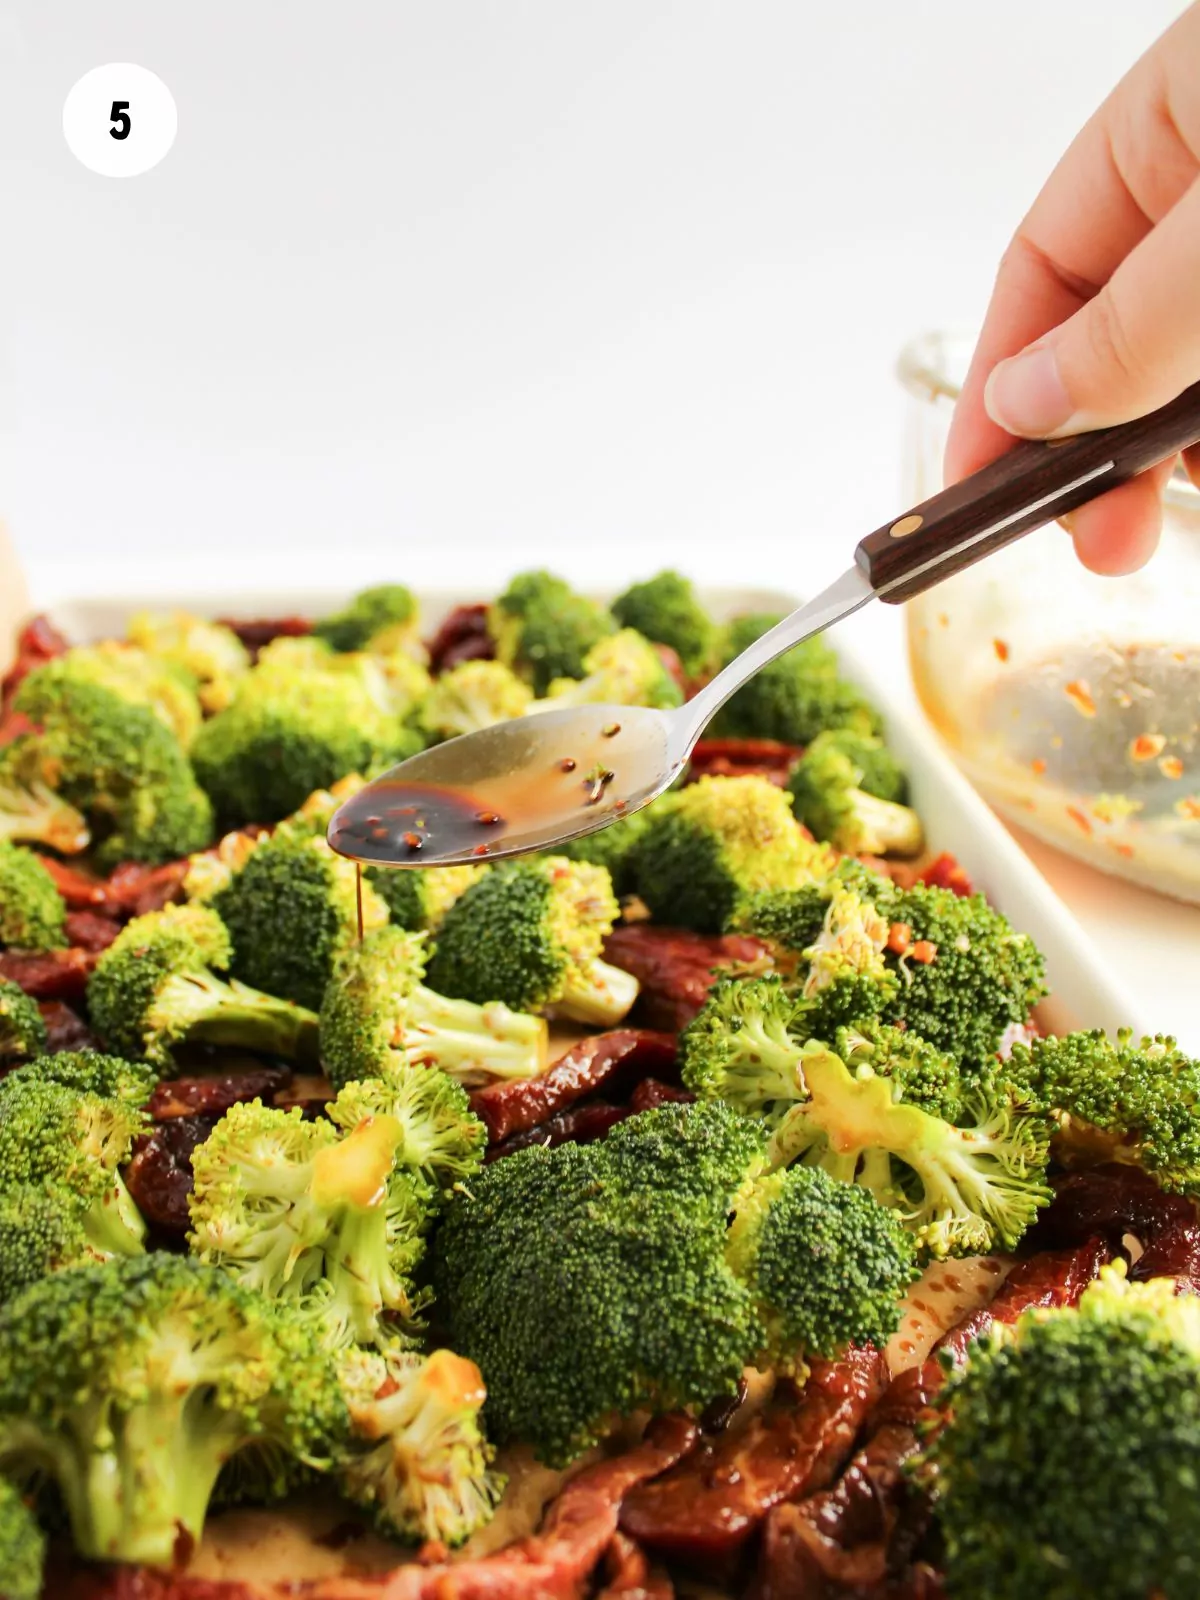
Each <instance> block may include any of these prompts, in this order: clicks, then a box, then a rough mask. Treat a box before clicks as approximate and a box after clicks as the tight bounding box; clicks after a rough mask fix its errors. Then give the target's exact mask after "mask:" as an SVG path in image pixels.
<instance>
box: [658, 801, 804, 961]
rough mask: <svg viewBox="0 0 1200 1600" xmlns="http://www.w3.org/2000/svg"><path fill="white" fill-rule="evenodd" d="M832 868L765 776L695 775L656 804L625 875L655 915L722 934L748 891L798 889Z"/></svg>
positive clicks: (683, 924)
mask: <svg viewBox="0 0 1200 1600" xmlns="http://www.w3.org/2000/svg"><path fill="white" fill-rule="evenodd" d="M832 866H833V858H832V855H831V854H830V851H829V849H828V847H827V846H825V845H820V844H814V843H813V842H812V841H811V840H810V839H809V838H808V836H807V835H806V833H805V832H804V830H803V829H802V828H801V827H800V825H799V823H798V822H797V821H796V819H795V817H794V816H793V815H792V809H791V806H790V805H789V803H788V797H787V795H785V794H784V793H783V791H782V790H780V789H777V788H776V787H775V785H774V784H773V783H770V782H768V781H767V779H766V778H759V777H748V778H701V779H700V781H699V782H698V783H693V784H690V785H689V786H688V787H687V788H686V789H681V790H680V791H679V792H678V793H677V794H671V795H666V796H664V798H663V799H661V800H659V801H658V802H657V804H656V805H655V806H654V808H653V810H652V811H651V814H650V817H649V819H648V820H647V822H646V825H645V827H644V829H643V830H642V832H641V835H640V837H639V838H638V840H637V841H636V843H635V844H634V847H633V851H632V855H631V860H630V873H631V877H632V879H633V883H634V887H635V889H636V891H637V893H638V894H639V895H640V897H641V898H642V900H644V901H645V903H646V905H647V906H648V907H649V909H650V913H651V915H652V916H653V917H654V918H655V920H656V921H659V922H665V923H672V924H675V925H676V926H680V927H685V928H693V929H695V931H696V932H697V933H720V932H721V930H722V929H723V928H724V926H725V924H726V922H727V921H728V920H729V918H730V917H731V916H732V914H733V912H734V909H735V907H736V906H737V905H738V904H739V903H740V902H741V901H742V900H743V899H744V898H746V897H747V896H749V895H752V894H755V893H757V892H758V891H760V890H763V889H767V888H786V889H796V888H799V887H800V886H801V885H802V884H805V883H808V882H810V881H812V880H814V879H817V878H820V877H823V876H824V875H825V874H826V873H828V872H829V871H830V870H831V868H832Z"/></svg>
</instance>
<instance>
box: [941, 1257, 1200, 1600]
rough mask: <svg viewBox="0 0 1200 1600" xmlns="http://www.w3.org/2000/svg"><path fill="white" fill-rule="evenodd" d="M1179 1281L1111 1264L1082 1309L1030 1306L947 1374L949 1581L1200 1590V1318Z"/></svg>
mask: <svg viewBox="0 0 1200 1600" xmlns="http://www.w3.org/2000/svg"><path fill="white" fill-rule="evenodd" d="M1175 1287H1176V1286H1175V1283H1174V1281H1173V1280H1159V1281H1157V1282H1151V1283H1143V1284H1129V1283H1127V1282H1126V1281H1125V1279H1124V1278H1123V1276H1122V1271H1121V1269H1120V1268H1119V1267H1106V1268H1105V1269H1104V1270H1103V1272H1102V1274H1101V1278H1100V1281H1099V1282H1098V1283H1096V1284H1094V1285H1092V1286H1091V1287H1089V1288H1088V1289H1086V1290H1085V1291H1084V1294H1083V1297H1082V1299H1081V1300H1080V1302H1079V1306H1078V1309H1076V1310H1070V1309H1062V1310H1052V1311H1036V1312H1029V1313H1027V1314H1026V1315H1025V1316H1023V1317H1022V1318H1021V1319H1020V1321H1019V1322H1018V1323H1017V1325H1016V1328H1015V1329H1013V1330H1011V1331H1010V1330H1008V1329H1005V1330H1002V1331H1001V1330H997V1332H996V1333H995V1334H994V1335H992V1337H990V1338H989V1339H987V1340H985V1341H983V1342H981V1343H980V1344H977V1345H975V1346H974V1347H973V1349H972V1351H971V1354H970V1359H969V1360H968V1362H967V1363H966V1365H965V1366H964V1367H962V1368H961V1369H960V1370H959V1371H957V1372H955V1373H953V1374H952V1375H951V1376H950V1378H949V1380H948V1381H947V1383H946V1384H945V1385H944V1387H943V1388H942V1391H941V1393H940V1395H939V1397H938V1401H937V1404H938V1408H939V1411H940V1413H941V1421H942V1426H941V1427H940V1429H939V1430H938V1431H937V1432H936V1433H935V1435H934V1437H933V1441H932V1443H931V1444H930V1445H929V1446H928V1447H927V1449H926V1454H925V1460H924V1463H923V1471H922V1472H921V1476H922V1477H923V1478H924V1479H925V1480H926V1481H927V1482H928V1483H929V1484H930V1486H931V1487H932V1489H933V1492H934V1495H935V1510H936V1513H937V1521H938V1524H939V1526H940V1529H941V1533H942V1536H943V1538H944V1540H945V1546H946V1555H945V1567H946V1575H947V1580H948V1584H947V1587H948V1589H949V1592H950V1593H952V1594H955V1595H971V1596H972V1597H973V1600H1031V1597H1032V1596H1035V1595H1037V1596H1046V1597H1047V1600H1145V1596H1147V1595H1161V1596H1164V1597H1165V1596H1171V1597H1175V1596H1180V1597H1181V1600H1182V1597H1183V1596H1187V1595H1191V1594H1194V1593H1195V1592H1196V1574H1197V1572H1200V1523H1198V1522H1197V1519H1196V1483H1197V1480H1198V1478H1200V1323H1198V1318H1197V1301H1196V1299H1195V1298H1194V1297H1193V1296H1191V1295H1183V1296H1178V1297H1177V1296H1176V1293H1175Z"/></svg>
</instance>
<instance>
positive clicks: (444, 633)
mask: <svg viewBox="0 0 1200 1600" xmlns="http://www.w3.org/2000/svg"><path fill="white" fill-rule="evenodd" d="M487 619H488V608H487V606H484V605H478V606H455V608H454V610H453V611H451V612H450V613H449V615H448V616H447V617H446V619H445V620H444V621H443V623H442V625H441V627H440V628H439V629H438V631H437V632H436V633H435V634H434V636H433V638H432V639H430V641H429V645H428V649H429V666H430V670H431V671H432V672H434V673H438V672H446V671H448V670H449V669H450V668H451V667H457V666H461V664H462V663H463V662H464V661H490V660H491V659H492V658H493V656H494V655H495V654H496V649H495V646H494V645H493V643H492V636H491V634H490V633H489V632H488V624H487Z"/></svg>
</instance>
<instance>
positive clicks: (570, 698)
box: [533, 628, 683, 711]
mask: <svg viewBox="0 0 1200 1600" xmlns="http://www.w3.org/2000/svg"><path fill="white" fill-rule="evenodd" d="M583 671H584V675H583V677H582V678H571V677H565V678H555V679H554V681H553V682H552V683H551V685H550V687H549V689H548V690H547V698H546V699H545V700H539V701H537V702H536V703H535V705H534V707H533V709H534V710H538V709H541V710H546V711H552V710H558V709H561V708H562V707H564V706H583V705H614V706H658V707H667V708H669V707H671V706H678V705H682V704H683V691H682V690H681V689H680V687H679V685H678V684H677V683H676V682H675V679H674V678H673V677H672V676H671V674H670V673H669V672H668V671H667V669H666V667H665V666H664V665H663V662H662V657H661V656H660V655H659V653H658V651H657V650H656V649H655V648H654V646H653V645H652V644H651V643H650V641H649V639H645V638H643V637H642V635H641V634H640V633H637V632H635V631H634V629H633V628H622V629H621V630H620V632H619V633H613V634H610V635H609V636H608V637H607V638H605V639H601V640H599V642H598V643H596V644H594V645H593V646H592V648H591V649H590V650H589V651H588V653H587V655H586V656H585V657H584V661H583Z"/></svg>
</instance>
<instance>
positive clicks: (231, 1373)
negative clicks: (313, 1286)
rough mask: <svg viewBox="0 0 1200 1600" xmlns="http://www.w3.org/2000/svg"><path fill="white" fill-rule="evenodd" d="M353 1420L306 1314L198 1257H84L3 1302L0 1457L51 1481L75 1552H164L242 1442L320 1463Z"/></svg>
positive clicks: (198, 1516) (160, 1559) (107, 1555)
mask: <svg viewBox="0 0 1200 1600" xmlns="http://www.w3.org/2000/svg"><path fill="white" fill-rule="evenodd" d="M346 1427H347V1417H346V1411H345V1405H344V1402H343V1400H342V1398H341V1393H340V1390H339V1387H338V1383H337V1376H336V1371H335V1369H334V1367H333V1363H332V1362H331V1361H330V1360H329V1359H328V1358H326V1357H325V1356H323V1354H322V1351H321V1348H320V1345H319V1344H318V1342H317V1339H316V1337H315V1334H314V1332H313V1330H312V1329H311V1328H310V1327H309V1326H308V1324H307V1323H306V1322H305V1320H304V1319H303V1318H302V1317H298V1316H296V1315H294V1314H292V1315H289V1314H288V1313H287V1312H285V1311H282V1310H280V1309H278V1308H276V1307H273V1306H271V1305H269V1304H268V1303H267V1302H266V1301H264V1300H263V1299H262V1298H261V1297H260V1296H258V1295H255V1294H252V1293H251V1292H250V1291H248V1290H246V1289H244V1288H242V1287H241V1286H240V1285H239V1284H237V1283H235V1282H234V1281H233V1279H232V1278H230V1277H229V1276H228V1275H227V1274H225V1273H222V1272H219V1271H217V1270H216V1269H215V1268H213V1267H209V1266H206V1265H204V1264H203V1263H202V1262H199V1261H195V1260H188V1259H186V1258H181V1257H178V1256H172V1255H166V1254H153V1255H147V1256H142V1257H139V1258H138V1259H136V1260H131V1261H120V1262H110V1263H108V1264H106V1265H104V1266H95V1267H79V1268H76V1269H74V1270H72V1271H70V1272H61V1273H55V1274H54V1275H52V1276H50V1277H48V1278H43V1279H42V1280H41V1281H40V1282H39V1283H36V1284H33V1285H32V1286H31V1287H30V1288H28V1289H27V1290H26V1291H25V1292H24V1294H22V1295H20V1296H18V1298H17V1299H16V1300H13V1301H10V1302H9V1304H8V1305H6V1306H5V1307H4V1308H3V1309H2V1310H0V1465H2V1466H3V1468H4V1470H5V1472H7V1473H8V1474H10V1475H11V1476H14V1477H16V1478H18V1479H23V1478H25V1477H29V1478H41V1477H43V1476H47V1477H50V1478H52V1479H53V1480H54V1482H55V1483H56V1484H57V1486H58V1488H59V1490H60V1492H61V1494H62V1498H63V1501H64V1503H65V1505H66V1508H67V1512H68V1515H69V1517H70V1523H71V1535H72V1540H73V1542H74V1545H75V1548H76V1549H77V1550H78V1551H79V1553H80V1554H81V1555H84V1556H88V1557H91V1558H93V1559H97V1560H105V1561H127V1562H135V1563H147V1564H152V1565H162V1566H170V1565H171V1564H172V1562H173V1560H174V1558H175V1555H176V1553H177V1551H178V1548H179V1541H180V1538H181V1536H184V1537H186V1538H188V1539H189V1540H198V1539H199V1537H200V1533H201V1530H202V1528H203V1524H204V1518H205V1513H206V1511H207V1508H208V1502H209V1497H210V1495H211V1493H212V1489H213V1485H214V1483H215V1482H216V1478H217V1474H218V1473H219V1471H220V1470H221V1467H222V1466H223V1465H224V1463H225V1462H226V1461H228V1460H229V1459H230V1458H231V1457H232V1456H233V1455H235V1454H236V1453H237V1452H238V1451H240V1450H244V1449H247V1448H250V1449H258V1450H262V1449H263V1447H264V1446H267V1445H270V1444H274V1445H276V1446H278V1447H279V1448H280V1449H281V1450H282V1451H283V1452H284V1453H286V1455H288V1456H295V1457H298V1458H299V1459H301V1460H306V1461H310V1462H313V1463H315V1464H321V1463H323V1462H324V1461H326V1460H328V1459H329V1458H330V1455H331V1452H332V1449H333V1447H334V1446H335V1445H336V1444H338V1443H339V1442H340V1440H341V1438H342V1437H343V1436H344V1434H345V1430H346Z"/></svg>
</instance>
